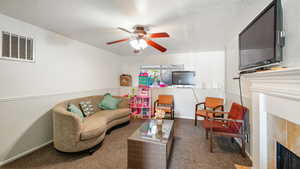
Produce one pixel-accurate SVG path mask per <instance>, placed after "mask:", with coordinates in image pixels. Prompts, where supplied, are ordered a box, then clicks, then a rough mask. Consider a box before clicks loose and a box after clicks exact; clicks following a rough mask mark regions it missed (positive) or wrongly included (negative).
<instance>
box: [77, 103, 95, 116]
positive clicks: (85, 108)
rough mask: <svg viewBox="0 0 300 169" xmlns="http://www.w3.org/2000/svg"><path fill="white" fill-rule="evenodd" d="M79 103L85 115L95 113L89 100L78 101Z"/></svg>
mask: <svg viewBox="0 0 300 169" xmlns="http://www.w3.org/2000/svg"><path fill="white" fill-rule="evenodd" d="M79 105H80V107H81V110H82V111H83V114H84V116H85V117H88V116H90V115H92V114H94V113H95V109H94V106H93V105H92V102H91V101H86V102H80V103H79Z"/></svg>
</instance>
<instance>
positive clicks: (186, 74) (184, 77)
mask: <svg viewBox="0 0 300 169" xmlns="http://www.w3.org/2000/svg"><path fill="white" fill-rule="evenodd" d="M195 75H196V73H195V72H194V71H174V72H172V84H173V85H195V82H194V80H195Z"/></svg>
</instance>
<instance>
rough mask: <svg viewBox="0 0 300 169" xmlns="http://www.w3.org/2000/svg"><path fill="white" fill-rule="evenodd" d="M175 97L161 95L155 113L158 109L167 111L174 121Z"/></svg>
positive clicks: (156, 103)
mask: <svg viewBox="0 0 300 169" xmlns="http://www.w3.org/2000/svg"><path fill="white" fill-rule="evenodd" d="M174 106H175V105H174V97H173V95H159V96H158V99H157V100H156V101H155V102H154V113H155V112H156V110H157V109H160V110H163V111H165V113H166V114H167V113H169V114H170V115H171V119H172V120H173V119H174Z"/></svg>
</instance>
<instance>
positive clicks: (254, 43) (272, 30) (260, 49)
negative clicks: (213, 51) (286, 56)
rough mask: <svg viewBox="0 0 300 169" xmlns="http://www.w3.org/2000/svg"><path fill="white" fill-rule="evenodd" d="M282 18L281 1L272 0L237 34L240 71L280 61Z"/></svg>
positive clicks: (282, 44) (282, 41) (282, 38)
mask: <svg viewBox="0 0 300 169" xmlns="http://www.w3.org/2000/svg"><path fill="white" fill-rule="evenodd" d="M282 18H283V17H282V6H281V1H280V0H274V1H272V2H271V4H269V5H268V6H267V7H266V8H265V9H264V10H263V11H262V12H261V13H260V14H259V15H258V16H257V17H256V18H255V19H254V20H253V21H252V22H251V23H250V24H249V25H248V26H247V27H246V28H245V29H244V30H243V31H242V32H241V33H240V34H239V69H240V70H241V71H243V70H247V69H255V68H258V67H266V66H270V65H273V64H276V63H280V62H281V61H282V48H283V46H284V37H283V36H284V35H283V23H282V22H283V21H282V20H283V19H282Z"/></svg>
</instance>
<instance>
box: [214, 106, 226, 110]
mask: <svg viewBox="0 0 300 169" xmlns="http://www.w3.org/2000/svg"><path fill="white" fill-rule="evenodd" d="M219 108H221V111H224V106H223V105H219V106H216V107H214V108H213V111H215V110H217V109H219Z"/></svg>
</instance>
